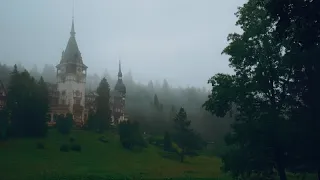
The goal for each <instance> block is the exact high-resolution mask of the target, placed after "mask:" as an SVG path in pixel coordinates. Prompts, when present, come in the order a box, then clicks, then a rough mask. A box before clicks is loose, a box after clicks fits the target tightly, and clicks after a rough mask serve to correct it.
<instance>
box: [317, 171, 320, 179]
mask: <svg viewBox="0 0 320 180" xmlns="http://www.w3.org/2000/svg"><path fill="white" fill-rule="evenodd" d="M317 174H318V180H320V169H318V172H317Z"/></svg>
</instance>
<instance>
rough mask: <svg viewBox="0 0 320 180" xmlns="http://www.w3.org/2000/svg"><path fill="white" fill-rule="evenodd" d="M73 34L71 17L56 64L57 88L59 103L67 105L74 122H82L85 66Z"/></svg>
mask: <svg viewBox="0 0 320 180" xmlns="http://www.w3.org/2000/svg"><path fill="white" fill-rule="evenodd" d="M75 34H76V33H75V30H74V20H73V18H72V25H71V32H70V38H69V41H68V44H67V47H66V49H65V51H63V52H62V56H61V60H60V63H59V64H58V65H57V66H56V68H57V88H58V91H59V104H60V105H67V106H68V108H69V112H70V113H72V114H73V116H74V121H75V122H76V123H81V122H82V123H83V121H84V107H85V85H86V76H87V66H86V65H84V63H83V61H82V57H81V53H80V51H79V48H78V45H77V41H76V38H75Z"/></svg>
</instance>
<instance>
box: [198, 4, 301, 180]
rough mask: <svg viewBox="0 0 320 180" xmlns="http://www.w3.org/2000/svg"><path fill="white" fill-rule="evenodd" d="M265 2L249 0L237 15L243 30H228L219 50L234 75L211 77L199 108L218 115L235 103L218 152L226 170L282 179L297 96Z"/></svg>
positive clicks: (289, 156) (289, 154) (282, 44)
mask: <svg viewBox="0 0 320 180" xmlns="http://www.w3.org/2000/svg"><path fill="white" fill-rule="evenodd" d="M264 2H266V1H263V2H262V1H260V0H249V1H248V2H247V3H246V4H244V5H243V6H242V7H241V8H239V11H238V12H237V13H236V15H237V17H238V21H237V25H239V26H240V27H241V28H242V30H243V33H241V34H238V33H233V34H230V35H229V36H228V41H229V42H230V44H229V45H228V46H227V47H226V48H225V49H224V51H223V53H225V54H227V55H229V56H230V58H229V64H230V67H232V68H233V69H234V72H235V75H226V74H216V75H215V76H213V77H212V78H211V79H210V80H209V83H211V84H212V91H211V95H210V96H209V99H208V100H207V101H206V103H205V104H204V106H205V107H206V109H207V110H208V111H210V112H211V113H213V114H214V115H216V116H220V117H224V116H225V115H227V114H228V112H230V111H231V110H232V108H233V107H234V106H235V107H236V113H234V116H235V118H236V122H234V123H233V125H232V131H233V132H232V133H230V135H229V136H228V138H227V139H226V143H227V145H228V147H229V148H230V150H229V151H227V152H226V153H225V154H224V155H223V156H222V158H223V162H224V168H223V169H224V170H225V171H227V172H229V173H231V174H232V175H233V176H234V178H244V179H249V178H253V177H254V178H258V177H259V179H262V178H264V179H268V178H269V179H270V178H275V177H272V176H273V175H274V174H275V173H274V171H277V175H278V176H279V178H280V180H286V179H287V176H286V168H287V167H288V166H290V164H291V160H293V159H295V157H294V156H295V155H294V154H295V152H294V151H293V149H294V148H292V147H294V146H293V145H294V142H297V139H296V138H295V137H297V136H296V133H297V132H296V129H295V128H294V126H295V125H294V123H292V122H293V121H292V120H293V118H292V117H294V116H293V114H292V109H295V108H297V107H298V106H299V104H300V102H299V101H300V100H299V98H298V96H296V95H295V93H294V91H293V89H292V87H294V86H295V85H294V79H293V77H294V76H295V75H294V73H293V72H294V70H293V69H294V66H292V64H290V63H288V58H287V57H285V56H284V55H283V54H285V53H286V49H285V48H286V47H285V46H286V45H287V43H289V42H286V41H282V42H281V41H279V39H278V37H277V32H276V31H275V26H274V24H275V23H276V21H277V20H278V19H277V20H274V19H272V18H271V17H270V16H269V15H268V12H267V10H266V8H265V4H264ZM283 2H284V1H283ZM288 2H290V1H288ZM296 2H297V1H296ZM301 2H302V1H301ZM286 40H289V39H286ZM300 72H302V71H300ZM303 73H304V72H303ZM299 93H301V91H300V92H299ZM300 110H302V109H300ZM305 115H306V114H305ZM305 118H307V116H305ZM305 140H306V139H305ZM300 146H301V145H300ZM301 147H303V148H305V147H306V146H301Z"/></svg>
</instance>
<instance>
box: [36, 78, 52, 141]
mask: <svg viewBox="0 0 320 180" xmlns="http://www.w3.org/2000/svg"><path fill="white" fill-rule="evenodd" d="M36 88H37V89H36V94H35V97H34V100H35V103H34V104H35V105H34V106H35V107H34V109H35V112H34V115H35V117H34V119H35V121H36V126H35V133H36V134H37V135H39V136H44V135H46V133H47V121H48V119H47V115H48V112H49V96H48V94H49V93H48V88H47V85H46V83H45V82H44V80H43V78H42V77H40V80H39V82H38V84H37V86H36Z"/></svg>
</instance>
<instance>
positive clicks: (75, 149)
mask: <svg viewBox="0 0 320 180" xmlns="http://www.w3.org/2000/svg"><path fill="white" fill-rule="evenodd" d="M71 150H72V151H77V152H81V145H79V144H74V145H72V146H71Z"/></svg>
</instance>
